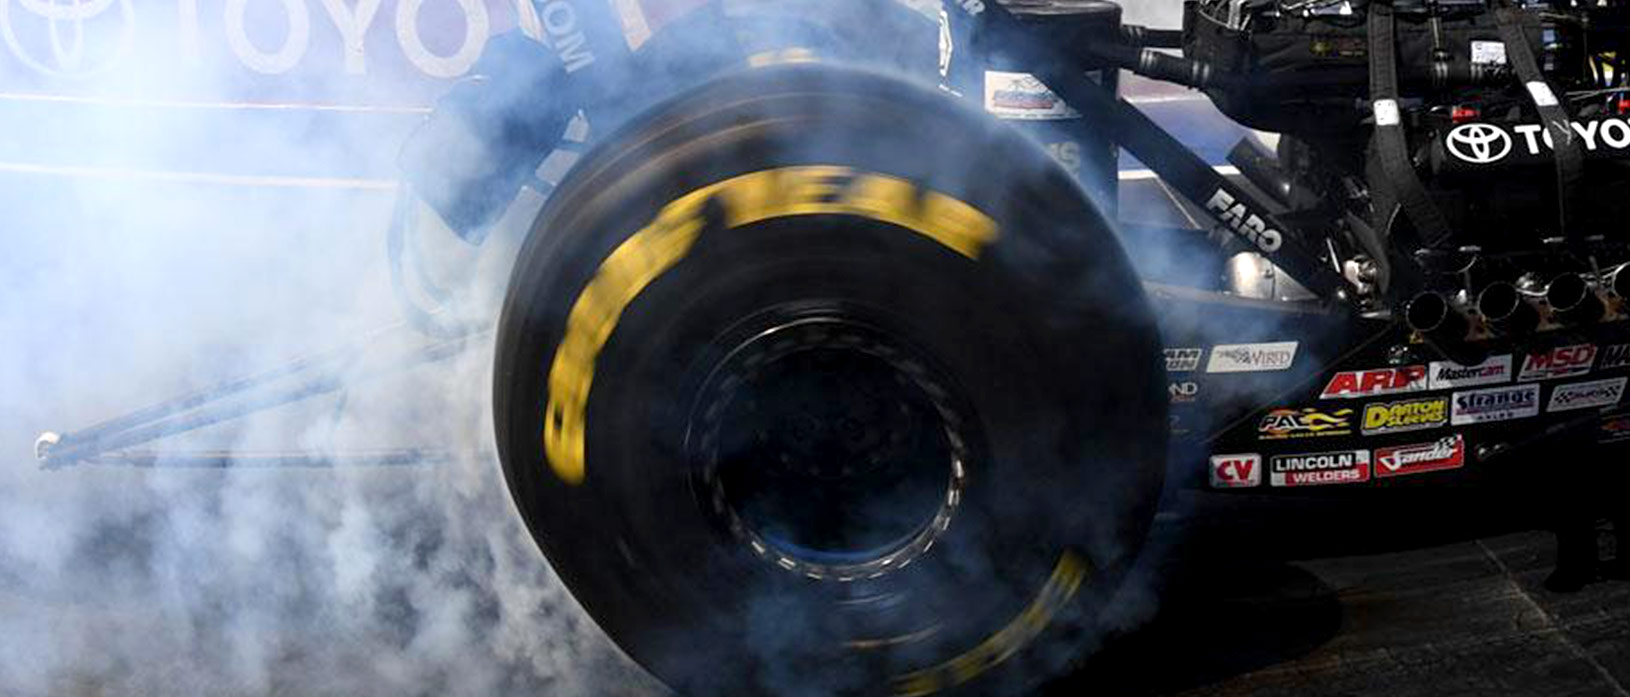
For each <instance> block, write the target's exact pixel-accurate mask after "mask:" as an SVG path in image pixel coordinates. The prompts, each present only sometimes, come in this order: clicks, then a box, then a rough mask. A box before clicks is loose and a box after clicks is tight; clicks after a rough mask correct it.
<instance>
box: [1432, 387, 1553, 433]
mask: <svg viewBox="0 0 1630 697" xmlns="http://www.w3.org/2000/svg"><path fill="white" fill-rule="evenodd" d="M1453 400H1454V408H1453V411H1452V413H1451V415H1450V417H1449V422H1450V423H1452V424H1454V425H1456V426H1465V425H1467V424H1482V423H1489V422H1491V421H1509V420H1511V419H1526V418H1528V417H1531V416H1539V385H1517V386H1515V387H1494V388H1489V389H1486V390H1471V391H1469V392H1456V393H1455V395H1454V398H1453Z"/></svg>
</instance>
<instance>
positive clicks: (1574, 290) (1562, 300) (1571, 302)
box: [1545, 273, 1616, 324]
mask: <svg viewBox="0 0 1630 697" xmlns="http://www.w3.org/2000/svg"><path fill="white" fill-rule="evenodd" d="M1615 280H1616V279H1615ZM1545 302H1547V303H1549V304H1550V306H1551V313H1552V315H1553V316H1554V317H1555V318H1556V320H1557V321H1558V322H1561V323H1563V324H1589V323H1591V322H1595V321H1597V320H1600V319H1601V318H1602V315H1603V314H1605V313H1606V312H1607V306H1605V305H1603V304H1602V299H1601V298H1599V297H1596V289H1595V288H1594V287H1592V284H1591V282H1590V281H1588V280H1586V278H1585V276H1584V275H1582V274H1576V273H1569V274H1563V275H1561V276H1557V277H1556V278H1555V279H1553V280H1552V281H1551V284H1550V285H1548V286H1546V287H1545Z"/></svg>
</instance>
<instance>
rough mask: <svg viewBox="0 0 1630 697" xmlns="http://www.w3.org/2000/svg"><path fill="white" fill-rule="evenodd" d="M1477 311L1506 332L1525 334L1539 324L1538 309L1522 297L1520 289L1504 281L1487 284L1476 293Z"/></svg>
mask: <svg viewBox="0 0 1630 697" xmlns="http://www.w3.org/2000/svg"><path fill="white" fill-rule="evenodd" d="M1477 312H1478V313H1479V314H1481V315H1483V318H1484V319H1487V320H1488V321H1489V324H1491V325H1493V326H1494V327H1495V328H1496V329H1499V330H1500V331H1501V332H1504V333H1506V334H1526V333H1528V332H1530V331H1533V329H1534V327H1536V326H1539V311H1538V310H1535V309H1534V306H1533V305H1530V304H1529V303H1528V301H1527V300H1525V299H1524V298H1523V295H1522V291H1519V290H1517V287H1516V286H1514V285H1512V284H1510V283H1506V282H1504V281H1501V282H1498V283H1492V284H1489V286H1488V287H1487V288H1484V289H1483V292H1481V293H1478V294H1477Z"/></svg>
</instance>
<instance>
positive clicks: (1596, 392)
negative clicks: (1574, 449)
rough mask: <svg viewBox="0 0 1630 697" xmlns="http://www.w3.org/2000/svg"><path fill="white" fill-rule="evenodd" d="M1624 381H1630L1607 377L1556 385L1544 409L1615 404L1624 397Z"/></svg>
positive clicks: (1552, 409) (1573, 408) (1570, 409)
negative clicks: (1549, 401)
mask: <svg viewBox="0 0 1630 697" xmlns="http://www.w3.org/2000/svg"><path fill="white" fill-rule="evenodd" d="M1626 382H1630V378H1609V379H1607V380H1593V381H1591V382H1575V383H1569V384H1566V385H1557V386H1556V387H1555V388H1553V389H1552V390H1551V404H1550V406H1548V407H1546V409H1545V410H1546V411H1573V410H1575V409H1591V408H1595V407H1611V406H1616V405H1617V404H1618V403H1619V400H1621V399H1623V398H1624V385H1625V383H1626Z"/></svg>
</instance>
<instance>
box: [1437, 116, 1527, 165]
mask: <svg viewBox="0 0 1630 697" xmlns="http://www.w3.org/2000/svg"><path fill="white" fill-rule="evenodd" d="M1444 145H1446V146H1448V148H1449V154H1451V155H1454V156H1455V157H1458V158H1460V159H1461V160H1463V161H1465V162H1470V163H1472V164H1474V165H1486V164H1492V163H1495V162H1499V161H1500V160H1503V159H1505V156H1506V155H1510V154H1511V134H1509V133H1506V132H1505V129H1504V128H1500V127H1499V126H1495V125H1491V124H1486V123H1468V124H1466V125H1464V126H1461V127H1459V128H1456V129H1455V130H1452V131H1449V137H1448V138H1446V139H1444Z"/></svg>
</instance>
